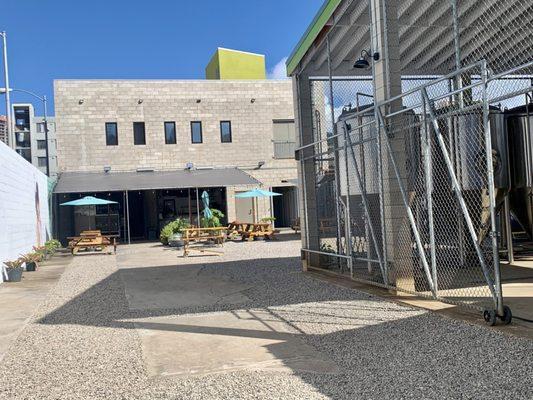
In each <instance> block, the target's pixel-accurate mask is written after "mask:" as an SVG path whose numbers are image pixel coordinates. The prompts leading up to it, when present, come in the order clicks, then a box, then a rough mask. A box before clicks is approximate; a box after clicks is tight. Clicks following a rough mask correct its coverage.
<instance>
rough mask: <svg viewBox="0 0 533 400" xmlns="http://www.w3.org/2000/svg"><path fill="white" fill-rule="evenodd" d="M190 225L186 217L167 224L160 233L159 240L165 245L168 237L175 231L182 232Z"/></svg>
mask: <svg viewBox="0 0 533 400" xmlns="http://www.w3.org/2000/svg"><path fill="white" fill-rule="evenodd" d="M188 227H189V223H188V222H187V221H185V220H184V219H181V218H178V219H176V220H174V221H172V222H169V223H168V224H166V225H165V226H164V227H163V229H161V232H160V234H159V240H160V241H161V243H163V244H164V245H165V246H166V245H167V244H168V239H169V238H170V236H172V235H173V234H175V233H182V232H183V230H184V229H185V228H188Z"/></svg>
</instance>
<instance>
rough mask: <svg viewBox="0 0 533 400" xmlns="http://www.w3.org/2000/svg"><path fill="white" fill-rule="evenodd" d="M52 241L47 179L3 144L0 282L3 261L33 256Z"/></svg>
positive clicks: (0, 156) (0, 145) (0, 151)
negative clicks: (33, 248)
mask: <svg viewBox="0 0 533 400" xmlns="http://www.w3.org/2000/svg"><path fill="white" fill-rule="evenodd" d="M37 195H38V196H37ZM37 197H38V204H39V205H38V206H37ZM37 208H38V209H39V214H40V218H39V217H38V213H37ZM39 220H40V221H39ZM38 221H39V222H38ZM49 238H50V232H49V214H48V178H47V177H46V175H45V174H43V173H42V172H40V171H39V170H38V169H37V168H35V167H34V166H33V165H31V164H30V163H28V162H27V161H26V160H24V159H23V158H22V157H21V156H19V155H18V154H17V153H16V152H15V151H13V150H12V149H10V148H9V147H8V146H6V145H5V144H4V143H2V142H0V265H1V266H2V267H1V268H0V282H3V280H4V265H3V263H2V262H3V261H10V260H14V259H16V258H18V257H19V256H20V255H21V254H26V253H29V252H31V251H32V247H33V246H37V245H42V244H44V242H45V241H46V240H48V239H49Z"/></svg>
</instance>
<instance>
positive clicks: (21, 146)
mask: <svg viewBox="0 0 533 400" xmlns="http://www.w3.org/2000/svg"><path fill="white" fill-rule="evenodd" d="M12 113H13V120H14V137H15V146H14V149H15V151H16V152H17V153H19V154H20V155H21V156H22V157H23V158H25V159H26V160H27V161H28V162H30V163H31V164H33V165H34V166H35V167H37V168H38V169H39V170H40V171H41V172H43V173H45V174H46V171H47V169H46V166H47V164H48V165H49V168H50V176H55V175H57V151H56V140H55V119H54V117H47V121H48V158H47V156H46V140H45V123H44V118H43V117H41V116H36V115H35V111H34V108H33V105H32V104H30V103H19V104H13V105H12Z"/></svg>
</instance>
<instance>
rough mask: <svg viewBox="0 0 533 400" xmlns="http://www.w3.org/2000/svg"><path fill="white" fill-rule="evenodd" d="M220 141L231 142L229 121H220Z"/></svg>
mask: <svg viewBox="0 0 533 400" xmlns="http://www.w3.org/2000/svg"><path fill="white" fill-rule="evenodd" d="M220 141H221V142H222V143H231V121H220Z"/></svg>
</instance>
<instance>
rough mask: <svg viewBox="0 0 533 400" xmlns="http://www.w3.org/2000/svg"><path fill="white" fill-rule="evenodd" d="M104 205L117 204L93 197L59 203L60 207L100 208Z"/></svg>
mask: <svg viewBox="0 0 533 400" xmlns="http://www.w3.org/2000/svg"><path fill="white" fill-rule="evenodd" d="M106 204H117V202H116V201H111V200H104V199H99V198H97V197H93V196H85V197H83V198H81V199H77V200H72V201H67V202H66V203H61V204H60V205H61V206H101V205H106Z"/></svg>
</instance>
